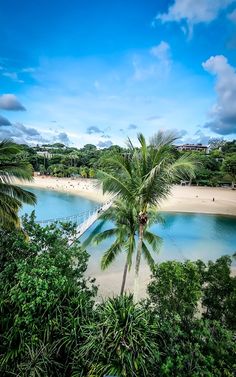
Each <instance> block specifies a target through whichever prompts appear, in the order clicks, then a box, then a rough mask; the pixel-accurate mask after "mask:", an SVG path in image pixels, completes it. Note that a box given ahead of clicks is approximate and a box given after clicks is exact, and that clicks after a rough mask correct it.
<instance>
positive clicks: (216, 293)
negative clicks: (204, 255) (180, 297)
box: [202, 256, 236, 330]
mask: <svg viewBox="0 0 236 377" xmlns="http://www.w3.org/2000/svg"><path fill="white" fill-rule="evenodd" d="M231 263H232V260H231V258H230V257H228V256H224V257H221V258H220V259H218V260H217V261H216V262H215V263H213V262H209V264H208V268H207V269H206V270H205V272H204V282H205V285H204V287H203V300H202V304H203V306H204V307H205V308H206V310H205V313H204V317H206V318H209V319H212V320H217V321H220V322H221V323H222V324H223V325H225V326H227V327H228V328H230V329H234V330H236V316H235V313H236V276H231V268H230V267H231Z"/></svg>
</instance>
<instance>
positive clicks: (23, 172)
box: [0, 140, 36, 228]
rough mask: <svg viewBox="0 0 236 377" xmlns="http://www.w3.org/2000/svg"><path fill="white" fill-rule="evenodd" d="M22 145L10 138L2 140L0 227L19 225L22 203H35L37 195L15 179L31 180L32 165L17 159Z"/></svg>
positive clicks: (0, 156)
mask: <svg viewBox="0 0 236 377" xmlns="http://www.w3.org/2000/svg"><path fill="white" fill-rule="evenodd" d="M19 152H20V147H19V146H17V145H16V144H14V143H12V142H11V141H9V140H3V141H1V142H0V227H4V228H11V227H19V225H20V221H19V217H18V211H19V209H20V208H21V206H22V203H27V204H35V202H36V198H35V195H34V194H32V193H31V192H28V191H26V190H24V189H22V188H20V187H18V186H16V185H14V184H13V183H14V180H15V179H16V178H17V179H19V180H28V181H29V180H31V179H32V167H31V165H30V164H29V163H27V162H24V161H22V160H19V159H17V157H16V155H17V154H18V153H19Z"/></svg>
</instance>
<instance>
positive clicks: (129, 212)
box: [84, 200, 162, 294]
mask: <svg viewBox="0 0 236 377" xmlns="http://www.w3.org/2000/svg"><path fill="white" fill-rule="evenodd" d="M137 217H138V211H137V208H136V207H135V206H133V205H132V204H130V203H128V202H125V201H122V200H117V201H116V202H115V203H114V206H113V207H110V208H109V209H108V210H107V211H106V212H104V213H103V214H102V215H101V216H100V220H101V222H100V223H99V224H98V225H97V226H96V228H95V229H94V230H93V232H92V233H91V234H90V236H89V237H88V238H87V239H86V240H85V242H84V247H86V246H87V245H88V244H90V243H91V242H93V243H95V244H100V243H101V242H103V241H105V240H107V239H110V238H112V237H113V239H114V241H113V242H112V245H111V246H110V247H109V248H108V249H107V250H106V251H105V253H104V255H103V257H102V260H101V268H102V270H105V269H107V268H108V267H109V266H110V265H111V264H112V262H114V260H115V259H116V258H117V256H118V255H119V254H120V253H121V252H126V262H125V266H124V272H123V278H122V284H121V294H123V293H124V288H125V283H126V277H127V272H128V270H130V268H131V266H132V260H133V255H134V253H135V250H136V243H137V234H138V223H137ZM107 221H112V225H111V227H110V228H109V229H106V230H102V229H103V226H104V224H105V223H106V222H107ZM161 221H162V218H161V216H160V215H159V214H158V213H157V212H156V211H155V213H154V212H153V211H150V210H149V221H148V224H145V227H144V231H143V242H142V249H141V252H142V255H143V256H144V258H145V260H146V261H147V263H148V265H149V267H150V268H152V267H153V265H154V259H153V257H152V251H153V252H155V253H157V252H158V251H159V249H160V245H161V238H160V237H158V236H157V235H156V234H154V233H152V232H151V231H150V230H149V229H148V226H150V225H151V224H153V223H154V222H161ZM147 225H148V226H147Z"/></svg>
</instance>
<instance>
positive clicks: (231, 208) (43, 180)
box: [20, 176, 236, 216]
mask: <svg viewBox="0 0 236 377" xmlns="http://www.w3.org/2000/svg"><path fill="white" fill-rule="evenodd" d="M20 184H21V185H24V186H29V187H35V188H43V189H47V190H55V191H60V192H66V193H70V194H74V195H80V196H82V197H85V198H87V199H90V200H94V201H97V202H100V203H102V202H105V201H106V200H107V199H108V198H109V197H111V196H109V195H105V196H104V195H103V192H102V188H101V185H100V183H99V182H98V181H97V180H96V179H89V178H87V179H86V178H56V177H48V176H35V177H34V180H33V181H32V182H23V183H22V182H21V183H20ZM159 209H160V210H162V211H168V212H194V213H209V214H219V215H230V216H236V190H231V189H230V188H216V187H200V186H174V187H173V189H172V193H171V195H170V197H169V198H168V199H167V200H165V201H163V202H162V203H161V204H160V206H159Z"/></svg>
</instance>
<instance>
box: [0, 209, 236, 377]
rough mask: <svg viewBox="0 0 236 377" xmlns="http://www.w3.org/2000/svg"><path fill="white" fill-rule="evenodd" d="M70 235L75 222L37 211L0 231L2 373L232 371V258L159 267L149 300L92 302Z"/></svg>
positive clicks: (177, 376)
mask: <svg viewBox="0 0 236 377" xmlns="http://www.w3.org/2000/svg"><path fill="white" fill-rule="evenodd" d="M74 238H75V226H74V225H73V224H70V223H68V224H54V225H50V226H47V227H44V228H42V227H40V226H39V225H38V224H36V223H35V220H34V214H32V215H31V216H30V217H29V218H27V217H25V218H24V220H23V230H16V231H9V230H6V229H5V230H1V231H0V318H1V321H0V374H1V376H3V377H8V376H9V377H10V376H12V375H13V376H14V375H15V376H22V377H28V376H35V377H36V376H40V377H46V376H50V377H51V376H52V377H54V376H55V377H56V376H57V377H65V376H68V377H76V376H78V377H86V376H87V377H89V376H96V377H103V376H104V375H109V374H110V375H114V376H124V377H128V376H133V377H140V376H142V377H156V376H160V377H162V376H166V377H168V376H173V377H192V376H194V377H202V376H206V377H209V376H214V377H215V376H216V377H220V376H227V377H234V376H235V373H236V364H235V360H236V357H235V356H236V348H235V316H234V314H235V307H236V294H235V293H236V286H235V281H236V280H235V279H236V278H235V277H232V276H230V266H231V259H230V258H229V257H222V258H220V259H218V260H217V261H216V262H214V263H213V262H209V263H208V265H205V264H204V263H203V262H201V261H197V262H190V261H186V262H184V263H180V262H175V261H173V262H165V263H161V264H158V265H156V266H155V267H154V269H153V275H152V280H151V283H150V284H149V287H148V293H149V297H148V298H147V300H145V301H143V302H139V303H138V304H134V302H133V298H132V296H127V295H123V296H118V297H114V298H110V299H107V300H105V301H104V302H102V303H100V304H98V303H96V304H95V296H96V291H97V289H96V287H95V286H94V282H93V280H90V279H88V278H86V277H85V276H84V274H85V272H86V268H87V262H88V257H89V256H88V254H87V252H86V251H85V250H84V249H81V248H80V245H79V243H78V242H77V241H75V239H74ZM68 239H70V240H74V241H75V242H74V243H73V246H71V247H68ZM199 301H201V302H202V305H203V314H202V315H201V313H200V312H199V311H198V310H197V308H198V305H199Z"/></svg>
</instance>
